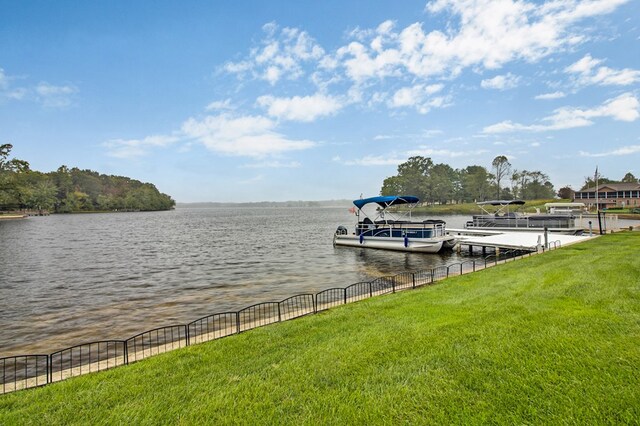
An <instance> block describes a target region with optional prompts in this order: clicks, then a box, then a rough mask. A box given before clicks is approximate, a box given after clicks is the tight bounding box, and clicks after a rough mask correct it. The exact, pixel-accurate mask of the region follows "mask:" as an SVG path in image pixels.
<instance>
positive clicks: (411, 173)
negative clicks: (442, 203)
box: [380, 156, 433, 201]
mask: <svg viewBox="0 0 640 426" xmlns="http://www.w3.org/2000/svg"><path fill="white" fill-rule="evenodd" d="M431 167H433V161H431V158H425V157H420V156H415V157H411V158H409V159H408V160H407V161H405V162H404V163H402V164H399V165H398V174H397V175H396V176H392V177H389V178H387V179H385V180H384V183H383V185H382V189H381V191H380V192H381V194H383V195H415V196H416V197H418V198H420V199H421V200H423V201H424V200H425V199H426V195H427V194H426V192H425V188H426V180H427V178H428V176H429V172H430V170H431Z"/></svg>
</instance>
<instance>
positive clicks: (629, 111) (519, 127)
mask: <svg viewBox="0 0 640 426" xmlns="http://www.w3.org/2000/svg"><path fill="white" fill-rule="evenodd" d="M604 117H609V118H612V119H614V120H617V121H627V122H631V121H635V120H637V119H638V118H640V102H639V101H638V99H637V98H636V97H635V96H634V95H633V94H631V93H624V94H622V95H620V96H618V97H616V98H613V99H608V100H607V101H605V102H604V103H603V104H602V105H600V106H599V107H595V108H591V109H580V108H575V107H563V108H559V109H557V110H555V111H554V114H553V115H550V116H548V117H545V118H543V119H542V121H543V122H544V123H545V124H532V125H524V124H519V123H513V122H511V121H503V122H500V123H497V124H493V125H491V126H487V127H485V128H484V129H483V130H482V132H483V133H507V132H516V131H529V132H545V131H550V130H564V129H571V128H575V127H585V126H590V125H591V124H593V120H594V119H596V118H604Z"/></svg>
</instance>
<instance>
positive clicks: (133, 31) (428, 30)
mask: <svg viewBox="0 0 640 426" xmlns="http://www.w3.org/2000/svg"><path fill="white" fill-rule="evenodd" d="M639 19H640V1H638V0H586V1H574V0H554V1H547V2H543V1H511V0H434V1H429V2H425V1H411V0H407V1H402V2H398V1H348V0H341V1H334V0H329V1H321V2H320V1H295V2H292V1H291V2H284V1H276V0H272V1H268V2H267V1H222V0H220V1H189V2H178V1H153V2H150V1H149V2H144V1H136V2H128V1H113V2H87V1H56V2H51V1H9V0H0V143H11V144H13V145H14V149H13V154H14V156H15V157H17V158H21V159H25V160H28V161H29V162H30V163H31V166H32V168H33V169H36V170H40V171H52V170H55V169H57V168H58V167H59V166H60V165H63V164H64V165H67V166H69V167H79V168H82V169H92V170H96V171H99V172H101V173H106V174H116V175H124V176H130V177H132V178H135V179H139V180H142V181H146V182H152V183H154V184H156V186H157V187H158V188H159V189H160V190H161V191H162V192H165V193H168V194H170V195H171V196H173V198H174V199H176V200H177V201H179V202H195V201H261V200H276V201H284V200H320V199H341V198H347V199H350V198H357V197H358V196H359V195H360V194H361V193H363V194H365V196H370V195H376V194H377V193H378V192H379V190H380V187H381V184H382V181H383V179H384V178H385V177H388V176H392V175H394V174H395V173H396V167H397V165H398V164H399V163H401V162H403V161H405V160H406V159H407V158H409V157H410V156H413V155H422V156H428V157H431V158H432V159H433V161H434V162H436V163H441V162H442V163H447V164H450V165H451V166H453V167H455V168H463V167H466V166H469V165H482V166H485V167H487V168H490V165H491V160H492V159H493V158H494V157H496V156H497V155H506V156H507V157H508V158H509V160H510V162H511V164H512V167H513V168H514V169H517V170H540V171H542V172H544V173H546V174H548V175H549V176H550V178H551V180H552V182H553V183H554V185H555V186H556V189H558V188H560V187H562V186H565V185H571V186H573V187H574V188H575V189H578V188H579V187H580V186H581V184H582V182H583V181H584V178H585V177H586V176H592V175H593V173H594V170H595V168H596V166H598V169H599V171H600V172H601V174H602V175H604V176H606V177H608V178H613V179H620V178H622V176H624V174H625V173H627V172H629V171H631V172H632V173H634V174H635V175H636V176H637V177H640V166H639V164H640V101H639V99H640V26H639V25H640V23H639V22H638V21H639Z"/></svg>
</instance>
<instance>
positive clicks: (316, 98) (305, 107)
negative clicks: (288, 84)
mask: <svg viewBox="0 0 640 426" xmlns="http://www.w3.org/2000/svg"><path fill="white" fill-rule="evenodd" d="M257 103H258V105H259V106H261V107H265V108H267V113H268V114H269V115H270V116H271V117H276V118H278V119H281V120H292V121H304V122H310V121H314V120H316V119H317V118H319V117H323V116H327V115H333V114H335V113H336V112H338V111H339V110H340V109H342V108H343V106H344V105H343V104H342V103H341V102H340V101H339V100H338V99H336V98H334V97H332V96H327V95H323V94H320V93H318V94H315V95H312V96H294V97H291V98H276V97H273V96H260V97H259V98H258V100H257Z"/></svg>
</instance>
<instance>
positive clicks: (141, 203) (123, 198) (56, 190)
mask: <svg viewBox="0 0 640 426" xmlns="http://www.w3.org/2000/svg"><path fill="white" fill-rule="evenodd" d="M12 148H13V147H12V146H11V145H10V144H5V145H0V210H25V209H33V210H48V211H53V212H56V213H71V212H90V211H122V210H127V211H152V210H169V209H171V208H173V207H174V206H175V201H174V200H173V199H172V198H171V197H170V196H168V195H166V194H162V193H160V191H158V189H157V188H156V187H155V186H154V185H153V184H150V183H142V182H140V181H137V180H135V179H130V178H128V177H123V176H109V175H103V174H100V173H98V172H94V171H92V170H80V169H78V168H76V167H74V168H71V169H69V168H68V167H67V166H61V167H60V168H58V170H56V171H55V172H49V173H42V172H38V171H35V170H31V169H30V167H29V163H28V162H26V161H24V160H18V159H11V160H9V154H10V152H11V149H12Z"/></svg>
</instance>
